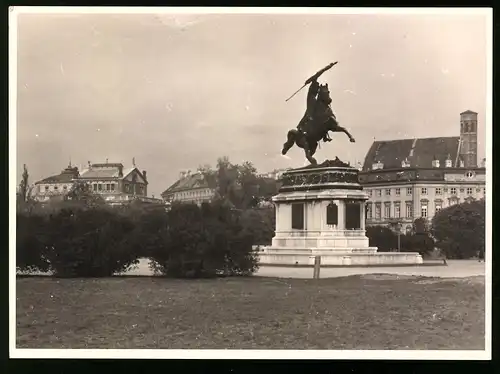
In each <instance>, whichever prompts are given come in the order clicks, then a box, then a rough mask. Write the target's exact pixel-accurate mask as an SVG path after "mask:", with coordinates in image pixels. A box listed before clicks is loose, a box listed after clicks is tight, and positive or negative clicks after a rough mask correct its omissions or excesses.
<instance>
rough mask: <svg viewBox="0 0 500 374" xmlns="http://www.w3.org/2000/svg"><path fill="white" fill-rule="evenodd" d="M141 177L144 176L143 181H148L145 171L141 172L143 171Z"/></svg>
mask: <svg viewBox="0 0 500 374" xmlns="http://www.w3.org/2000/svg"><path fill="white" fill-rule="evenodd" d="M142 175H143V176H144V179H145V180H148V176H147V174H146V170H143V171H142Z"/></svg>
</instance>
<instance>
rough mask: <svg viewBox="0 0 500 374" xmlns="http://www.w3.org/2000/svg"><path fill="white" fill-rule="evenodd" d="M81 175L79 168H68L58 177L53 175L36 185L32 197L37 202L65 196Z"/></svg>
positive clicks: (69, 166)
mask: <svg viewBox="0 0 500 374" xmlns="http://www.w3.org/2000/svg"><path fill="white" fill-rule="evenodd" d="M79 175H80V173H79V171H78V168H77V167H72V166H71V163H70V164H69V165H68V167H67V168H66V169H64V170H62V171H61V173H59V174H57V175H52V176H50V177H48V178H44V179H42V180H41V181H38V182H36V183H35V185H34V188H33V190H32V195H31V196H32V197H33V199H35V200H36V201H40V202H43V201H48V200H50V199H53V198H61V197H63V196H65V195H66V194H67V193H68V192H69V191H70V190H71V188H72V187H73V183H74V182H73V181H74V180H75V179H77V178H78V176H79Z"/></svg>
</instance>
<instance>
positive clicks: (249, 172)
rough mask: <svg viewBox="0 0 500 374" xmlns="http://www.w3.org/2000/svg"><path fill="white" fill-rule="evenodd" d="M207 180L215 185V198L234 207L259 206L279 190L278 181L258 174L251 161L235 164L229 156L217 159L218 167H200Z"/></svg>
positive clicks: (199, 169) (247, 207)
mask: <svg viewBox="0 0 500 374" xmlns="http://www.w3.org/2000/svg"><path fill="white" fill-rule="evenodd" d="M198 171H200V172H201V173H202V174H203V175H204V177H205V180H206V181H207V182H208V183H209V184H212V185H214V186H215V190H216V192H215V199H216V200H219V201H222V202H223V203H224V204H226V205H227V206H229V207H231V208H234V209H243V210H244V209H249V208H254V207H257V206H258V204H259V202H261V201H262V200H266V199H270V197H271V196H273V195H275V194H276V192H277V182H276V181H274V180H270V179H269V178H262V177H260V176H258V175H257V170H256V168H255V167H254V165H253V164H252V163H251V162H243V163H242V164H241V165H239V164H233V163H231V162H230V161H229V158H228V157H221V158H219V159H218V160H217V166H216V169H215V170H213V169H212V168H211V167H210V166H208V165H204V166H200V167H199V168H198Z"/></svg>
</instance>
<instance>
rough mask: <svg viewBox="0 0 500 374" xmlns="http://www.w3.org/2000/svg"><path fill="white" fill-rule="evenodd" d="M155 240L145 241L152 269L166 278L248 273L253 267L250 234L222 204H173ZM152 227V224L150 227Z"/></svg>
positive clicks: (254, 257) (251, 271)
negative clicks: (149, 252) (152, 263)
mask: <svg viewBox="0 0 500 374" xmlns="http://www.w3.org/2000/svg"><path fill="white" fill-rule="evenodd" d="M163 219H164V220H165V221H166V222H165V221H163V222H161V223H160V222H159V221H156V222H157V223H160V224H159V227H160V228H161V230H160V232H159V235H158V236H157V240H156V241H155V242H151V241H150V242H149V245H150V250H151V258H152V260H153V261H154V269H155V270H156V271H157V272H159V273H161V274H163V275H165V276H169V277H182V278H184V277H193V278H200V277H214V276H217V275H248V274H251V273H253V272H254V271H255V270H256V268H257V258H256V255H255V254H254V252H253V250H252V235H251V234H250V233H249V232H248V230H245V228H244V227H243V225H242V224H241V222H240V217H239V214H238V213H237V212H236V211H233V210H231V209H230V208H228V207H227V206H225V205H223V204H218V203H213V204H203V205H202V206H201V207H198V206H197V205H195V204H179V205H173V206H172V208H171V210H170V211H169V212H168V216H167V217H166V218H165V217H164V218H163ZM150 227H152V226H150Z"/></svg>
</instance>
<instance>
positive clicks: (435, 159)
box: [432, 155, 439, 168]
mask: <svg viewBox="0 0 500 374" xmlns="http://www.w3.org/2000/svg"><path fill="white" fill-rule="evenodd" d="M432 167H433V168H438V167H439V160H438V159H437V157H436V155H434V158H433V159H432Z"/></svg>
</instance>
